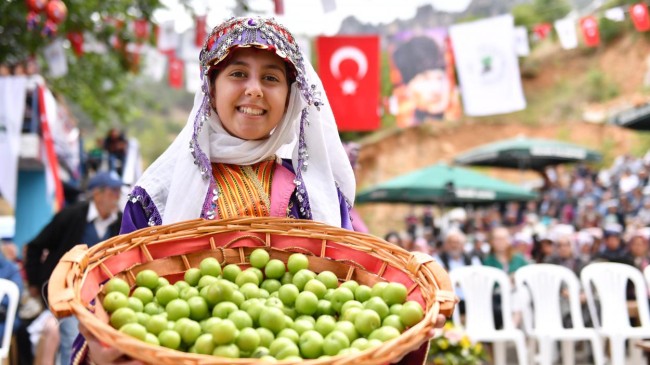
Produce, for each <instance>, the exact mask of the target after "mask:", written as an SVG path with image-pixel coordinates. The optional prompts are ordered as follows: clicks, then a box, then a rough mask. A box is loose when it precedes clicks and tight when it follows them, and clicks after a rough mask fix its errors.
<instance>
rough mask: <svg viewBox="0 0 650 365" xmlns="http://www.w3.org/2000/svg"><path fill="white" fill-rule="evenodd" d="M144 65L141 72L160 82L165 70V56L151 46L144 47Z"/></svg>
mask: <svg viewBox="0 0 650 365" xmlns="http://www.w3.org/2000/svg"><path fill="white" fill-rule="evenodd" d="M143 62H144V67H143V68H142V70H143V71H142V73H143V74H144V75H145V76H147V77H149V78H151V79H152V80H154V81H156V82H160V81H161V80H162V79H163V77H164V76H165V72H166V71H167V56H165V55H164V54H162V53H160V52H159V51H158V50H157V49H155V48H153V47H148V46H147V47H146V48H145V49H144V60H143Z"/></svg>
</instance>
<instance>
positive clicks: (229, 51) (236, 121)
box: [73, 17, 444, 365]
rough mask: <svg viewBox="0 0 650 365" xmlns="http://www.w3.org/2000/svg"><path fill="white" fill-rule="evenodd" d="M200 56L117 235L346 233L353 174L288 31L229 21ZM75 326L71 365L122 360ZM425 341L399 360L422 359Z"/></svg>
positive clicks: (263, 22) (249, 20)
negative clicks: (275, 221) (201, 227)
mask: <svg viewBox="0 0 650 365" xmlns="http://www.w3.org/2000/svg"><path fill="white" fill-rule="evenodd" d="M199 59H200V64H201V78H202V81H201V82H202V88H201V90H200V91H199V92H197V93H196V96H195V99H194V108H193V109H192V111H191V113H190V115H189V118H188V121H187V124H186V126H185V128H183V130H182V131H181V132H180V134H179V135H178V137H177V138H176V140H175V141H174V142H173V143H172V144H171V146H170V147H169V148H168V149H167V151H165V152H164V153H163V154H162V155H161V156H160V157H159V158H158V159H157V160H156V161H155V162H154V163H153V164H152V165H151V166H150V167H149V168H148V169H147V171H145V173H144V174H143V176H142V177H141V179H140V180H139V181H138V182H137V184H136V186H135V188H134V189H133V192H132V193H131V195H130V197H129V202H128V203H127V206H126V208H125V212H124V219H123V223H122V233H126V232H131V231H133V230H135V229H138V228H143V227H146V226H153V225H160V224H169V223H174V222H179V221H184V220H188V219H194V218H199V217H200V218H204V219H208V220H213V219H225V218H232V217H241V216H254V217H268V216H273V217H292V218H302V219H312V220H315V221H319V222H323V223H326V224H329V225H332V226H339V227H343V228H348V229H351V228H352V224H351V221H350V209H351V207H352V204H353V200H354V196H355V179H354V173H353V171H352V167H351V166H350V161H349V160H348V157H347V155H346V152H345V150H344V148H343V146H342V144H341V140H340V138H339V136H338V131H337V128H336V123H335V121H334V116H333V114H332V109H331V107H330V105H329V103H328V101H327V97H326V96H325V94H324V91H323V86H322V84H321V82H320V80H319V78H318V76H317V74H316V72H315V71H314V69H313V68H312V66H311V64H309V62H308V61H306V60H305V59H304V58H303V55H302V53H301V52H300V49H299V48H298V45H297V43H296V41H295V39H294V38H293V36H292V35H291V33H290V32H289V31H288V30H287V29H286V28H285V27H283V26H282V25H280V24H278V23H276V22H275V21H274V20H273V19H264V18H258V17H243V18H232V19H230V20H227V21H225V22H223V23H221V24H220V25H218V26H217V27H215V28H214V29H213V30H212V32H211V33H210V35H209V36H208V38H207V40H206V42H205V44H204V46H203V48H202V49H201V53H200V56H199ZM443 323H444V317H443V316H439V318H438V323H437V324H438V325H439V326H442V324H443ZM80 330H81V333H82V334H83V335H84V337H85V341H84V339H83V338H79V339H78V340H79V341H78V342H77V344H76V345H77V347H76V350H77V351H76V355H74V357H73V360H74V362H75V363H80V362H84V361H87V360H90V361H92V362H93V363H95V364H98V365H102V364H113V363H120V362H128V361H129V359H128V358H126V357H125V356H124V354H122V353H120V352H119V351H118V350H117V349H113V348H106V347H103V346H102V345H101V344H100V343H99V341H98V340H97V339H96V338H94V337H93V336H92V334H91V333H90V332H89V331H88V330H87V329H85V328H83V327H81V328H80ZM422 340H423V343H422V346H421V347H420V348H419V349H418V350H417V351H415V352H413V353H411V354H409V355H407V356H405V357H404V359H403V360H402V363H404V364H417V363H422V362H423V361H424V357H425V354H426V349H427V345H428V343H427V342H426V336H423V339H422Z"/></svg>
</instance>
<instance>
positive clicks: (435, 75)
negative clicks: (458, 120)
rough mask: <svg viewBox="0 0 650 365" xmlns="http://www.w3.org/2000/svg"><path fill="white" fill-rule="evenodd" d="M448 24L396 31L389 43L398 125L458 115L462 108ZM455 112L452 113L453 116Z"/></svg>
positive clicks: (409, 124)
mask: <svg viewBox="0 0 650 365" xmlns="http://www.w3.org/2000/svg"><path fill="white" fill-rule="evenodd" d="M447 38H448V32H447V29H446V28H432V29H426V30H423V31H418V32H412V31H405V32H400V33H397V34H396V35H395V36H394V37H393V38H392V39H391V40H390V43H389V45H388V49H389V53H390V55H391V82H392V83H393V85H394V87H393V94H392V96H391V98H392V102H393V103H394V105H395V106H396V107H397V108H396V110H393V109H392V108H391V111H392V112H394V114H395V115H396V119H397V125H398V126H400V127H408V126H412V125H417V124H420V123H423V122H427V121H434V120H443V119H449V120H453V119H454V118H455V117H454V116H457V114H458V113H456V111H457V110H454V108H456V109H459V104H458V96H457V88H456V87H455V85H454V82H455V80H454V76H453V74H450V73H449V71H451V70H453V67H454V66H453V64H452V62H453V61H452V59H453V55H452V52H451V48H450V44H449V43H448V42H446V40H447ZM452 115H453V116H452Z"/></svg>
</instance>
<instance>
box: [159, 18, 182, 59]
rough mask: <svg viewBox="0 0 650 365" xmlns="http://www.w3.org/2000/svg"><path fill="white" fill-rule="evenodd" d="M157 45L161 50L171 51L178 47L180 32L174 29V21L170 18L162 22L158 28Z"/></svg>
mask: <svg viewBox="0 0 650 365" xmlns="http://www.w3.org/2000/svg"><path fill="white" fill-rule="evenodd" d="M157 36H158V42H157V47H158V50H159V51H162V52H165V51H171V50H175V49H176V47H178V40H179V39H178V38H179V36H178V33H176V29H174V21H173V20H170V21H167V22H164V23H162V24H160V26H159V28H158V35H157Z"/></svg>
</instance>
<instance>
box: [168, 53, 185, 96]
mask: <svg viewBox="0 0 650 365" xmlns="http://www.w3.org/2000/svg"><path fill="white" fill-rule="evenodd" d="M169 86H171V87H173V88H174V89H180V88H182V87H183V61H182V60H180V59H178V58H176V57H170V58H169Z"/></svg>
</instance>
